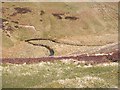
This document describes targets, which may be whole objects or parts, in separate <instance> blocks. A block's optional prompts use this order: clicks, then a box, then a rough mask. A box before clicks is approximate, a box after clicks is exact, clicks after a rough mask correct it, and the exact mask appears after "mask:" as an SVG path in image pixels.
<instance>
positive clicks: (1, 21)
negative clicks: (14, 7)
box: [0, 18, 8, 28]
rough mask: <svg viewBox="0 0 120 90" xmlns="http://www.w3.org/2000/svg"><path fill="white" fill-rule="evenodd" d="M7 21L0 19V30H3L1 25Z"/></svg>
mask: <svg viewBox="0 0 120 90" xmlns="http://www.w3.org/2000/svg"><path fill="white" fill-rule="evenodd" d="M6 21H8V20H7V19H3V18H0V28H4V25H3V23H4V22H6Z"/></svg>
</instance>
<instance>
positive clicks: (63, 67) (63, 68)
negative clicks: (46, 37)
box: [2, 61, 118, 88]
mask: <svg viewBox="0 0 120 90" xmlns="http://www.w3.org/2000/svg"><path fill="white" fill-rule="evenodd" d="M113 64H114V63H113ZM2 79H3V81H2V83H3V88H26V87H27V88H63V87H66V88H77V87H79V88H87V87H88V88H117V87H118V66H117V63H116V64H115V65H109V64H108V65H107V66H103V65H102V64H101V65H98V66H97V65H92V66H90V65H85V64H76V63H73V62H71V61H70V62H69V61H67V62H61V61H55V62H41V63H38V64H29V65H26V64H22V65H15V64H6V65H3V74H2Z"/></svg>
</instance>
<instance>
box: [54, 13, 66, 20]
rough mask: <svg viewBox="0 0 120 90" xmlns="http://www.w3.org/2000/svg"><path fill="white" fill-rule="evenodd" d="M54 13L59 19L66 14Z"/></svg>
mask: <svg viewBox="0 0 120 90" xmlns="http://www.w3.org/2000/svg"><path fill="white" fill-rule="evenodd" d="M52 15H53V16H55V17H56V18H57V19H62V16H61V15H64V14H62V13H59V14H57V13H52Z"/></svg>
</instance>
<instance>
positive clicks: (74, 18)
mask: <svg viewBox="0 0 120 90" xmlns="http://www.w3.org/2000/svg"><path fill="white" fill-rule="evenodd" d="M65 19H69V20H77V19H79V18H78V17H74V16H66V17H65Z"/></svg>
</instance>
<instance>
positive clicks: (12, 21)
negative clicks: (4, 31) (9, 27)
mask: <svg viewBox="0 0 120 90" xmlns="http://www.w3.org/2000/svg"><path fill="white" fill-rule="evenodd" d="M11 22H13V23H16V24H18V23H19V22H18V21H11Z"/></svg>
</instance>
